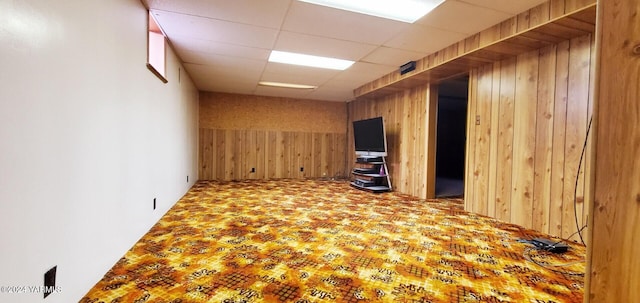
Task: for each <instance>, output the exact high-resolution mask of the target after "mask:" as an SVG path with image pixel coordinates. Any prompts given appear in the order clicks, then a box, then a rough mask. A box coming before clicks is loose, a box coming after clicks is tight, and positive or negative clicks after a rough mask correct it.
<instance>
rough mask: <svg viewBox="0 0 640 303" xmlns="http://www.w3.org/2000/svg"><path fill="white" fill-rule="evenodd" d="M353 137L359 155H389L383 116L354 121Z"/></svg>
mask: <svg viewBox="0 0 640 303" xmlns="http://www.w3.org/2000/svg"><path fill="white" fill-rule="evenodd" d="M353 139H354V145H355V149H356V154H357V155H360V156H374V157H379V156H386V155H387V140H386V137H385V131H384V122H383V120H382V117H376V118H371V119H366V120H358V121H353Z"/></svg>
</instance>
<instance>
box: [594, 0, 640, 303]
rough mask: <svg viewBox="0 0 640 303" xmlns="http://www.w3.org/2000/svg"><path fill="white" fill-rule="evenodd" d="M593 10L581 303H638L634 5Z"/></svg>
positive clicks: (639, 139)
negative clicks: (589, 184) (592, 136)
mask: <svg viewBox="0 0 640 303" xmlns="http://www.w3.org/2000/svg"><path fill="white" fill-rule="evenodd" d="M598 5H599V7H598V10H599V14H598V28H599V30H600V31H599V32H600V33H601V37H600V39H601V40H599V43H598V45H599V48H600V52H599V53H600V58H599V60H598V62H599V63H598V73H597V75H596V78H597V80H596V81H597V82H596V83H597V84H596V87H597V91H598V97H597V102H596V104H597V106H596V108H597V110H596V112H597V113H596V117H597V122H596V121H594V124H595V126H596V129H597V132H596V133H597V140H596V141H597V143H596V152H597V157H596V162H595V175H594V178H595V192H594V196H595V201H594V203H593V216H592V217H593V220H592V223H593V225H592V226H593V228H592V229H591V232H592V240H591V243H593V244H594V245H593V246H592V248H591V249H592V253H591V256H590V259H591V262H590V266H589V267H588V270H589V269H590V271H589V272H590V273H591V275H590V277H589V278H590V279H589V280H588V283H587V289H586V291H585V298H586V300H585V302H593V303H604V302H640V292H638V286H639V285H640V260H639V258H638V256H640V128H638V123H639V122H638V121H640V102H639V100H638V97H640V38H639V37H640V16H639V15H638V12H639V11H640V2H638V1H637V0H619V1H599V3H598Z"/></svg>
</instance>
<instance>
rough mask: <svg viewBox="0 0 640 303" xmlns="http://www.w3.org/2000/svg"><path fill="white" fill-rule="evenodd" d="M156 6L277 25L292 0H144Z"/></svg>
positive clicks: (207, 15) (175, 10)
mask: <svg viewBox="0 0 640 303" xmlns="http://www.w3.org/2000/svg"><path fill="white" fill-rule="evenodd" d="M146 2H147V3H148V6H149V7H151V8H153V9H155V10H162V11H169V12H177V13H181V14H185V15H192V16H200V17H207V18H211V19H218V20H226V21H232V22H238V23H244V24H250V25H256V26H261V27H269V28H280V25H281V24H282V19H283V18H284V15H285V14H286V13H287V9H288V8H289V4H290V3H291V0H269V1H264V0H233V1H229V0H188V1H185V0H182V1H175V0H146Z"/></svg>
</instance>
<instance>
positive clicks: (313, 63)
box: [269, 50, 354, 70]
mask: <svg viewBox="0 0 640 303" xmlns="http://www.w3.org/2000/svg"><path fill="white" fill-rule="evenodd" d="M269 62H278V63H285V64H295V65H303V66H310V67H318V68H328V69H337V70H345V69H347V68H349V66H351V65H352V64H353V63H354V62H353V61H349V60H342V59H336V58H328V57H318V56H312V55H305V54H297V53H290V52H281V51H276V50H274V51H271V55H270V56H269Z"/></svg>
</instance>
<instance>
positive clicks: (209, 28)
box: [152, 11, 278, 49]
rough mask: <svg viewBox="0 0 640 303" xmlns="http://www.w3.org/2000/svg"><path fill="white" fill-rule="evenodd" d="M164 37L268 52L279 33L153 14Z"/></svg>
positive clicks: (191, 17)
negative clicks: (164, 34)
mask: <svg viewBox="0 0 640 303" xmlns="http://www.w3.org/2000/svg"><path fill="white" fill-rule="evenodd" d="M152 13H153V14H154V15H155V16H156V19H157V20H158V23H159V24H160V26H161V27H162V29H163V30H164V32H165V33H166V34H167V36H168V37H169V39H171V37H172V36H176V35H179V36H184V37H191V38H198V39H201V40H209V41H219V42H225V43H227V44H235V45H241V46H250V47H259V48H266V49H271V48H272V47H273V44H274V43H275V41H276V37H277V36H278V30H275V29H269V28H265V27H259V26H252V25H246V24H241V23H233V22H228V21H220V20H215V19H208V18H203V17H195V16H190V15H184V14H177V13H170V12H162V11H152Z"/></svg>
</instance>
